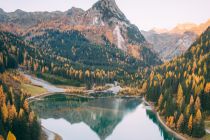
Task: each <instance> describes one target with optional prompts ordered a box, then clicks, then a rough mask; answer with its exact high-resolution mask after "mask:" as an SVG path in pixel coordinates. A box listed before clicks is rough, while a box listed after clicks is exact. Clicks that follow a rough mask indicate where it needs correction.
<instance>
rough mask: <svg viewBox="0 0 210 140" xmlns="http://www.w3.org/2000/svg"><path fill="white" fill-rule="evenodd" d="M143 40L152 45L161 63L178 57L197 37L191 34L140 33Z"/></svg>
mask: <svg viewBox="0 0 210 140" xmlns="http://www.w3.org/2000/svg"><path fill="white" fill-rule="evenodd" d="M142 33H143V34H144V36H145V38H146V39H147V40H148V41H149V42H150V43H151V44H152V48H151V49H153V50H154V51H155V52H157V54H158V55H159V57H160V58H161V59H162V60H163V61H169V60H172V59H173V58H174V57H177V56H180V55H181V54H183V53H185V51H186V50H187V49H188V48H189V47H190V45H191V44H192V43H193V42H194V41H195V39H196V38H197V35H196V34H195V33H193V32H185V33H184V34H171V33H161V34H158V33H156V32H152V31H151V32H142Z"/></svg>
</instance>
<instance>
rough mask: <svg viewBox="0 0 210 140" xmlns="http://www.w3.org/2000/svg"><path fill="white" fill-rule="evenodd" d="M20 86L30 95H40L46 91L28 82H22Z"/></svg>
mask: <svg viewBox="0 0 210 140" xmlns="http://www.w3.org/2000/svg"><path fill="white" fill-rule="evenodd" d="M21 88H22V89H23V90H24V91H26V92H27V93H28V94H30V95H31V96H35V95H40V94H43V93H45V92H47V90H46V89H44V88H43V87H39V86H35V85H30V84H22V85H21Z"/></svg>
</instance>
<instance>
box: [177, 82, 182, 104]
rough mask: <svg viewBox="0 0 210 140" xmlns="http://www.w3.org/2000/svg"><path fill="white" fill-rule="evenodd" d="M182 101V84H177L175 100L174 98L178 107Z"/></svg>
mask: <svg viewBox="0 0 210 140" xmlns="http://www.w3.org/2000/svg"><path fill="white" fill-rule="evenodd" d="M182 101H183V89H182V85H181V84H179V86H178V92H177V100H176V103H177V105H178V106H179V107H181V105H182Z"/></svg>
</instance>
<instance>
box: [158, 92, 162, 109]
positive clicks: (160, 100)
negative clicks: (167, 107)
mask: <svg viewBox="0 0 210 140" xmlns="http://www.w3.org/2000/svg"><path fill="white" fill-rule="evenodd" d="M162 102H163V94H161V95H160V97H159V99H158V108H159V109H160V106H161V104H162Z"/></svg>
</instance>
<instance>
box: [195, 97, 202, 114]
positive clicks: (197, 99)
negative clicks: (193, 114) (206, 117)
mask: <svg viewBox="0 0 210 140" xmlns="http://www.w3.org/2000/svg"><path fill="white" fill-rule="evenodd" d="M200 108H201V101H200V97H199V96H198V97H197V98H196V100H195V111H197V110H198V109H199V110H200Z"/></svg>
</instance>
